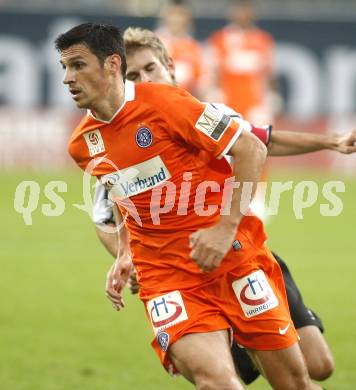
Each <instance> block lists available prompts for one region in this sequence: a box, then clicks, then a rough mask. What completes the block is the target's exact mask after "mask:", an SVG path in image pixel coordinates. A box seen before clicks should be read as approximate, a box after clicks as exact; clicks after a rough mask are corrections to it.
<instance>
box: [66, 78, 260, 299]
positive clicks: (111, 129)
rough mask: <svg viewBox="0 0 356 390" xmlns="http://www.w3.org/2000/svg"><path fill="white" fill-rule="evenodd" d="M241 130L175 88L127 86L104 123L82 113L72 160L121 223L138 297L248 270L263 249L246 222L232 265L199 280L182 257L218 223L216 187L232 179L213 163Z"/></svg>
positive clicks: (251, 222)
mask: <svg viewBox="0 0 356 390" xmlns="http://www.w3.org/2000/svg"><path fill="white" fill-rule="evenodd" d="M244 126H246V122H244V121H243V120H235V121H232V120H231V118H229V117H227V116H226V115H224V114H222V113H220V112H219V111H217V110H215V109H214V108H213V107H212V106H211V105H205V104H202V103H200V102H199V101H198V100H197V99H195V98H194V97H192V96H191V95H190V94H189V93H188V92H186V91H185V90H182V89H180V88H177V87H172V86H169V85H163V84H153V83H147V84H146V83H145V84H140V85H134V84H133V83H131V82H126V86H125V102H124V104H123V105H122V107H121V108H120V109H119V110H118V112H117V113H116V114H115V115H114V117H113V118H112V119H111V120H110V121H106V122H104V121H100V120H97V119H95V118H94V117H93V116H92V115H91V114H90V113H89V114H88V115H87V116H85V117H84V118H83V120H82V121H81V123H80V124H79V126H78V127H77V129H76V130H75V131H74V133H73V135H72V137H71V139H70V143H69V152H70V154H71V156H72V157H73V158H74V160H75V161H76V162H77V164H78V165H79V166H80V167H81V168H82V169H83V170H84V169H87V168H88V164H89V167H90V166H91V168H90V173H91V174H92V175H94V176H98V177H100V180H101V181H102V182H103V183H104V184H105V185H106V186H107V187H108V189H110V196H111V198H112V199H114V200H115V201H116V202H117V203H118V205H119V207H120V210H121V212H122V214H123V216H124V218H125V224H126V226H127V228H128V230H129V232H130V246H131V251H132V256H133V262H134V264H135V266H136V269H137V273H138V279H139V282H140V285H141V295H142V296H149V295H150V294H151V293H152V294H153V293H156V294H157V292H159V291H166V290H167V289H171V288H172V285H174V286H176V288H180V287H189V286H193V285H199V284H201V283H202V282H204V280H208V279H211V278H214V277H215V275H217V274H219V273H222V272H226V271H227V270H228V269H230V268H233V267H235V266H236V261H242V260H243V259H246V261H247V262H248V259H249V258H250V257H251V256H252V253H251V251H252V248H253V245H262V244H263V243H264V241H265V234H264V231H263V227H262V224H261V222H260V221H259V220H258V219H257V218H256V217H253V216H251V217H250V216H249V217H245V218H243V220H242V222H241V224H240V227H239V232H238V239H239V240H240V242H241V243H242V246H243V248H242V250H240V251H239V252H236V253H237V260H236V255H235V254H234V253H233V251H232V250H231V251H230V252H231V253H233V254H234V256H230V257H229V256H227V257H226V259H224V260H223V261H222V263H221V265H220V267H218V269H217V270H216V271H214V272H211V273H209V274H203V273H202V272H201V271H200V269H199V268H198V266H197V265H196V263H195V262H194V261H193V260H192V259H190V257H189V253H190V248H189V235H190V234H191V233H192V232H194V231H196V230H198V229H200V228H203V227H208V226H211V225H213V224H215V223H216V222H217V221H218V219H219V212H220V207H221V200H222V189H221V186H222V185H223V183H224V180H226V179H228V178H229V177H230V176H231V168H230V165H229V164H228V162H227V161H226V160H225V159H220V160H219V158H220V157H222V156H223V155H224V154H225V153H226V152H227V151H228V150H229V149H230V147H231V146H232V144H233V143H234V142H235V141H236V139H237V138H238V136H239V134H240V132H241V130H242V129H243V128H244ZM94 159H95V160H94ZM178 271H180V272H178Z"/></svg>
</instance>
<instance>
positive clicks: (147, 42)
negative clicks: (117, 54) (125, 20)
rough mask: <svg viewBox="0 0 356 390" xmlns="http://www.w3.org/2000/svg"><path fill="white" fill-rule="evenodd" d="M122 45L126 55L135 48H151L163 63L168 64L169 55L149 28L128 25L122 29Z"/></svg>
mask: <svg viewBox="0 0 356 390" xmlns="http://www.w3.org/2000/svg"><path fill="white" fill-rule="evenodd" d="M123 37H124V45H125V50H126V55H130V54H132V52H135V51H136V50H140V49H151V50H152V51H153V52H154V53H155V54H156V55H157V58H158V59H159V60H160V61H161V62H162V64H163V65H165V66H168V63H169V55H168V52H167V49H166V48H165V46H164V45H163V43H162V41H161V40H160V39H159V38H158V36H157V35H156V34H155V33H153V32H152V31H151V30H147V29H143V28H141V27H129V28H127V29H126V30H125V31H124V36H123Z"/></svg>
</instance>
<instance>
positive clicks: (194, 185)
mask: <svg viewBox="0 0 356 390" xmlns="http://www.w3.org/2000/svg"><path fill="white" fill-rule="evenodd" d="M56 48H57V50H59V52H60V54H61V64H62V66H63V68H64V70H65V76H64V83H65V84H66V85H68V87H69V91H70V93H71V94H72V98H73V100H74V101H75V102H76V104H77V106H78V107H79V108H87V109H88V113H87V115H86V116H85V117H84V118H83V119H82V121H81V123H80V124H79V125H78V127H77V128H76V130H75V131H74V133H73V134H72V137H71V139H70V143H69V152H70V154H71V155H72V157H73V158H74V160H75V161H76V162H77V164H78V165H79V166H80V167H81V168H82V169H86V170H87V171H89V172H90V173H91V174H92V175H94V176H97V177H98V178H99V179H100V180H101V181H102V182H103V183H104V184H105V185H106V186H107V188H108V190H110V191H111V196H112V198H113V199H114V200H115V202H116V204H117V205H118V207H119V208H120V211H121V213H122V215H123V218H124V220H125V226H126V227H127V229H128V232H129V242H130V249H131V254H132V260H133V262H134V264H135V267H136V269H137V273H138V278H139V283H140V298H141V300H142V301H143V303H144V305H145V308H146V312H147V316H148V318H149V320H150V322H151V325H152V327H153V330H154V332H155V335H156V337H155V339H154V341H153V346H154V348H155V350H156V352H157V354H158V355H159V357H160V359H161V361H162V363H163V364H164V366H165V367H166V368H167V369H172V370H178V371H179V372H180V373H181V374H182V375H184V376H185V377H186V378H187V379H188V380H190V381H191V382H192V383H194V384H195V386H196V387H197V388H199V389H202V388H204V389H219V388H224V389H242V388H243V387H242V385H241V383H240V382H239V380H238V378H237V376H236V373H235V369H234V366H233V361H232V358H231V353H230V347H229V332H228V330H229V329H232V331H233V335H234V338H235V339H236V341H237V342H238V343H239V344H241V345H244V346H245V347H246V348H247V349H248V350H249V351H250V353H251V355H252V356H253V357H254V358H255V360H256V362H257V364H258V365H259V366H260V368H261V370H262V372H263V373H264V374H265V376H266V378H267V379H268V381H269V382H270V384H271V385H272V387H274V388H278V389H288V390H293V389H298V390H303V389H320V387H319V386H318V385H316V384H313V383H312V382H311V380H310V378H309V376H308V372H307V368H306V365H305V362H304V359H303V356H302V353H301V351H300V348H299V345H298V342H297V340H298V338H297V332H296V330H295V328H294V326H293V323H292V321H291V318H290V315H289V311H288V305H287V300H286V295H285V290H284V284H283V279H282V275H281V270H280V268H279V266H278V264H277V262H276V261H275V260H274V258H273V256H272V255H271V253H270V252H269V251H268V249H267V248H266V247H265V245H264V242H265V240H266V236H265V233H264V230H263V225H262V223H261V222H260V221H259V219H258V218H257V217H255V216H253V215H250V214H249V215H245V214H246V212H247V204H246V203H244V202H242V190H243V185H244V184H245V183H247V182H249V183H252V189H253V190H254V189H255V187H256V184H257V182H258V180H259V176H260V174H261V170H262V167H263V164H264V161H265V157H266V148H265V146H264V145H263V144H262V142H260V141H259V140H258V139H257V137H255V136H254V135H253V134H251V133H250V132H248V131H246V130H245V128H246V127H247V126H248V125H247V124H246V122H244V121H243V120H235V121H232V120H231V119H230V118H228V117H227V116H226V115H224V114H221V113H220V112H219V111H218V110H216V109H214V108H213V107H212V106H211V105H209V104H202V103H200V102H199V101H198V100H196V99H195V98H193V97H192V96H190V95H189V94H188V93H186V92H185V91H184V90H181V89H179V88H176V87H171V86H166V85H162V84H152V83H143V84H140V85H134V84H133V83H131V82H126V83H125V82H124V78H125V73H126V60H125V53H124V47H123V40H122V36H121V34H120V32H119V31H118V29H117V28H115V27H114V26H109V25H98V24H90V23H88V24H83V25H79V26H76V27H74V28H72V29H71V30H69V31H67V32H66V33H64V34H61V35H60V36H59V37H58V38H57V39H56ZM225 154H230V155H231V156H233V158H234V163H233V172H231V169H230V167H229V166H228V164H227V165H226V164H225V163H224V160H221V159H222V157H223V156H224V155H225ZM207 155H210V160H209V159H207ZM218 161H222V163H221V164H219V163H218ZM210 167H212V168H210ZM231 174H233V175H234V176H235V178H236V180H237V182H238V183H241V185H234V184H236V183H235V182H234V181H233V180H231ZM226 184H229V185H228V186H227V188H228V191H227V192H228V194H229V196H230V197H231V202H227V199H228V198H229V196H228V197H227V198H225V199H224V202H223V203H222V198H223V197H224V196H225V195H226V193H225V191H224V190H225V189H226ZM231 187H234V190H233V192H232V193H231ZM253 190H252V195H253ZM227 206H230V207H229V208H228V207H227ZM114 209H115V212H116V213H117V212H118V211H117V208H116V206H115V208H114ZM117 269H118V272H117V275H118V279H117V280H116V291H115V292H116V296H115V297H113V299H115V300H116V304H117V306H118V308H121V307H123V301H122V297H121V291H122V288H123V287H124V285H125V283H126V281H127V278H128V276H129V273H130V271H131V263H130V262H129V261H125V260H124V257H120V253H119V254H118V260H117Z"/></svg>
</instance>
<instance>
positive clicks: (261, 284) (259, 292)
mask: <svg viewBox="0 0 356 390" xmlns="http://www.w3.org/2000/svg"><path fill="white" fill-rule="evenodd" d="M232 288H233V290H234V292H235V294H236V297H237V299H238V301H239V303H240V305H241V307H242V310H243V312H244V314H245V316H246V317H248V318H250V317H255V316H257V315H259V314H261V313H264V312H265V311H268V310H271V309H273V308H274V307H276V306H278V300H277V297H276V296H275V294H274V292H273V290H272V288H271V286H270V284H269V283H268V280H267V278H266V276H265V274H264V272H263V271H261V270H258V271H255V272H253V273H251V274H250V275H247V276H244V277H243V278H241V279H238V280H235V281H234V282H233V283H232Z"/></svg>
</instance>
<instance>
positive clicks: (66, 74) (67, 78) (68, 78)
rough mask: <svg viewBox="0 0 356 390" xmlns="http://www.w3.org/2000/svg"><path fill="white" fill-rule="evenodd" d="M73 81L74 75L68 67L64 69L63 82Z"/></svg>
mask: <svg viewBox="0 0 356 390" xmlns="http://www.w3.org/2000/svg"><path fill="white" fill-rule="evenodd" d="M73 82H74V75H73V72H71V71H70V70H69V69H68V68H66V70H65V71H64V77H63V84H70V83H73Z"/></svg>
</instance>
